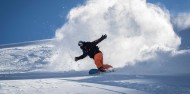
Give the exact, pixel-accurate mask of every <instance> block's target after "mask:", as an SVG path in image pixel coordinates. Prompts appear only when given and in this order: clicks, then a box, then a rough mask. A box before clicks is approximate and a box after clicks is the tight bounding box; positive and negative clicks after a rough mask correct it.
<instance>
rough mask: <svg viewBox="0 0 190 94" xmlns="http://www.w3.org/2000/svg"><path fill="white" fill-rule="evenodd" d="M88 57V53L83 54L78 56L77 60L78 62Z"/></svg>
mask: <svg viewBox="0 0 190 94" xmlns="http://www.w3.org/2000/svg"><path fill="white" fill-rule="evenodd" d="M86 56H87V53H85V52H83V54H82V55H80V56H78V57H77V58H78V60H80V59H83V58H85V57H86Z"/></svg>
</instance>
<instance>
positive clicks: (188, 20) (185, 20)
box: [173, 13, 190, 30]
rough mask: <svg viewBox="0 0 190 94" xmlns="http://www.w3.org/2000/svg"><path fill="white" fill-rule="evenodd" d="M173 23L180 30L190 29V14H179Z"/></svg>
mask: <svg viewBox="0 0 190 94" xmlns="http://www.w3.org/2000/svg"><path fill="white" fill-rule="evenodd" d="M173 23H174V25H175V26H176V27H177V29H179V30H184V29H188V28H190V13H179V14H178V15H177V16H176V17H174V19H173Z"/></svg>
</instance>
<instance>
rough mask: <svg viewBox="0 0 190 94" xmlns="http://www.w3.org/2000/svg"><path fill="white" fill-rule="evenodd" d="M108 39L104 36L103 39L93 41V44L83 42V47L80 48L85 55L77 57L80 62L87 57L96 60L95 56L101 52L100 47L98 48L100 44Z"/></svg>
mask: <svg viewBox="0 0 190 94" xmlns="http://www.w3.org/2000/svg"><path fill="white" fill-rule="evenodd" d="M105 38H106V37H105V36H102V37H101V38H99V39H97V40H95V41H93V42H83V46H82V47H80V48H81V50H82V51H83V54H82V55H81V56H78V57H76V58H77V59H78V60H79V59H83V58H85V57H86V56H87V55H88V56H89V57H90V58H93V59H94V56H95V54H97V53H99V52H101V51H100V50H99V47H98V46H96V45H97V44H98V43H100V42H101V41H102V40H104V39H105Z"/></svg>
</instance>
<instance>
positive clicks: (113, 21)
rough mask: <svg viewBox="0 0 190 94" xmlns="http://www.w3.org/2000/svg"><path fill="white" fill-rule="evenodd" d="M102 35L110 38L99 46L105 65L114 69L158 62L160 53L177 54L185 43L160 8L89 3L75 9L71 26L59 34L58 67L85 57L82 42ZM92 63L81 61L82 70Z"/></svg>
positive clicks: (115, 1)
mask: <svg viewBox="0 0 190 94" xmlns="http://www.w3.org/2000/svg"><path fill="white" fill-rule="evenodd" d="M102 34H107V35H108V38H107V39H106V40H104V41H103V42H102V43H100V44H98V45H99V47H100V50H102V51H103V53H104V59H105V60H104V62H105V63H109V64H111V65H113V66H114V67H122V66H125V65H128V64H134V63H135V62H136V60H142V61H143V60H147V59H150V58H154V57H156V53H155V52H156V51H158V50H163V51H165V50H167V51H168V50H170V51H173V50H176V49H177V48H178V46H179V45H180V43H181V40H180V38H179V37H178V36H177V35H176V34H175V32H174V30H173V27H172V24H171V23H170V14H169V13H168V12H167V11H165V10H163V9H161V8H160V7H159V6H157V5H154V4H150V3H147V2H146V0H88V1H87V2H86V4H84V5H81V6H78V7H75V8H73V9H72V10H71V11H70V13H69V14H68V22H67V23H65V24H64V25H63V26H62V27H61V28H59V29H58V30H57V31H56V36H55V37H56V39H58V40H59V41H57V44H56V45H57V49H58V50H57V51H58V52H59V53H61V54H58V56H57V58H55V62H54V63H56V64H58V65H59V63H60V62H63V63H64V64H68V63H69V62H71V61H72V59H73V58H74V56H78V55H81V54H82V52H81V51H80V49H79V47H78V46H77V43H78V41H79V40H84V41H93V40H95V39H97V38H99V37H100V36H101V35H102ZM59 49H60V50H59ZM68 53H70V54H71V55H70V56H71V57H73V58H69V57H70V56H69V55H68ZM63 56H65V57H66V58H63ZM68 61H69V62H68ZM92 62H93V61H91V60H90V59H84V60H81V61H79V64H80V66H79V69H89V68H92V66H93V65H92V64H93V63H92ZM61 66H64V65H61ZM61 66H59V67H61ZM75 68H76V67H75Z"/></svg>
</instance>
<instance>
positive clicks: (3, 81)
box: [0, 40, 190, 94]
mask: <svg viewBox="0 0 190 94" xmlns="http://www.w3.org/2000/svg"><path fill="white" fill-rule="evenodd" d="M52 41H53V40H51V41H40V42H39V41H37V42H32V43H25V44H23V43H21V44H16V46H15V44H13V45H9V47H2V46H1V47H2V48H1V49H0V94H28V93H30V94H60V93H61V94H189V93H190V85H189V84H188V83H189V82H190V81H189V79H190V75H187V74H186V75H165V76H164V75H135V74H132V72H131V74H130V75H129V74H128V73H127V72H126V70H125V69H126V68H127V67H124V68H116V71H115V72H113V73H107V74H102V75H97V76H89V75H88V69H86V70H74V69H71V70H66V71H65V70H64V69H63V71H60V70H58V71H55V70H51V68H52V63H51V57H52V53H53V51H54V47H55V45H54V44H53V42H52ZM60 63H64V62H60ZM65 66H67V65H65ZM79 67H80V66H79ZM134 68H135V67H134Z"/></svg>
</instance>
